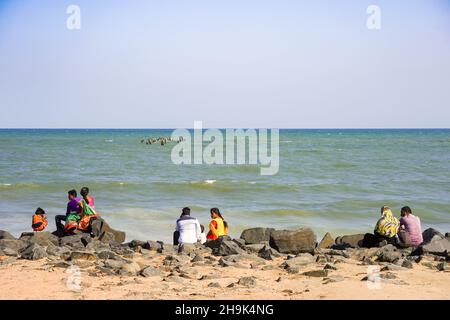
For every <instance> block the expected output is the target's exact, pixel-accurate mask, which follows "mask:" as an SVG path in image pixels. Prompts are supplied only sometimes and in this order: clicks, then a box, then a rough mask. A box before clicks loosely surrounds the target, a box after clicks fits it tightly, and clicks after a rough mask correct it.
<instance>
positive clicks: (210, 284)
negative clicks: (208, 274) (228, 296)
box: [208, 282, 221, 288]
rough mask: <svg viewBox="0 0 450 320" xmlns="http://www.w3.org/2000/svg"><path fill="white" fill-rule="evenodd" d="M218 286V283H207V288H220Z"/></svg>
mask: <svg viewBox="0 0 450 320" xmlns="http://www.w3.org/2000/svg"><path fill="white" fill-rule="evenodd" d="M220 287H221V286H220V284H219V283H218V282H210V283H208V288H220Z"/></svg>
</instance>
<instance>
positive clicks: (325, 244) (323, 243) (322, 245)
mask: <svg viewBox="0 0 450 320" xmlns="http://www.w3.org/2000/svg"><path fill="white" fill-rule="evenodd" d="M334 244H335V241H334V239H333V237H332V236H331V234H330V233H329V232H327V233H325V235H324V236H323V238H322V240H320V242H319V244H318V245H317V248H319V249H328V248H331V247H332V246H333V245H334Z"/></svg>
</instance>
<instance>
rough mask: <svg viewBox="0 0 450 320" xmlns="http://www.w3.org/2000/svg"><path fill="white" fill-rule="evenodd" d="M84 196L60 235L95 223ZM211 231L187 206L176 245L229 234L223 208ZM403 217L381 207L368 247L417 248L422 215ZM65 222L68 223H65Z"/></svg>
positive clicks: (42, 222) (215, 212)
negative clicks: (398, 217)
mask: <svg viewBox="0 0 450 320" xmlns="http://www.w3.org/2000/svg"><path fill="white" fill-rule="evenodd" d="M80 194H81V198H79V197H77V192H76V190H70V191H69V192H68V199H69V202H68V203H67V210H66V214H65V215H57V216H56V217H55V222H56V227H57V234H58V235H59V236H63V235H71V234H74V233H75V232H76V230H80V231H82V232H90V228H91V224H92V222H93V221H95V220H96V219H98V218H99V215H98V214H97V212H96V211H95V204H94V197H92V196H90V195H89V188H88V187H83V188H81V190H80ZM210 214H211V221H210V223H209V231H208V233H207V234H205V227H204V226H203V225H201V224H200V223H199V221H198V219H197V218H195V217H193V216H191V209H190V208H188V207H185V208H183V209H182V211H181V216H180V218H179V219H178V220H177V221H176V228H175V232H174V234H173V243H174V245H179V244H194V243H197V242H200V243H202V244H203V243H205V242H206V241H208V240H216V239H218V238H219V237H222V236H226V235H228V223H227V222H226V221H225V219H224V218H223V216H222V214H221V213H220V210H219V208H211V209H210ZM400 215H401V218H400V219H397V218H396V217H395V216H394V214H393V213H392V211H391V209H390V208H389V207H388V206H383V207H381V217H380V219H379V220H378V221H377V223H376V225H375V230H374V234H369V233H367V234H366V235H365V236H364V239H363V246H364V247H377V246H383V245H386V244H393V245H395V246H400V247H415V246H419V245H420V244H422V242H423V237H422V227H421V222H420V218H419V217H417V216H415V215H413V214H412V211H411V208H410V207H408V206H405V207H403V208H401V210H400ZM63 221H64V222H65V223H64V224H63V223H62V222H63ZM47 225H48V221H47V216H46V214H45V211H44V210H43V209H42V208H37V210H36V212H35V214H34V216H33V221H32V228H33V231H43V230H44V229H45V228H46V227H47Z"/></svg>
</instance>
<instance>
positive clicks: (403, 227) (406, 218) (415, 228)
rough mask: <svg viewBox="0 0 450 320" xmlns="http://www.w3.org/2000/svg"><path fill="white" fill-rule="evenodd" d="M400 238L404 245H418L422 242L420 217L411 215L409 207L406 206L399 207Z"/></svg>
mask: <svg viewBox="0 0 450 320" xmlns="http://www.w3.org/2000/svg"><path fill="white" fill-rule="evenodd" d="M401 216H402V217H401V218H400V232H399V236H400V240H401V242H402V243H403V244H404V245H406V246H414V247H415V246H419V245H420V244H421V243H422V242H423V237H422V227H421V224H420V218H419V217H417V216H415V215H413V214H412V212H411V208H410V207H408V206H406V207H403V208H402V209H401Z"/></svg>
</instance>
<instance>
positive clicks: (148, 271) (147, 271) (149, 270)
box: [141, 266, 163, 278]
mask: <svg viewBox="0 0 450 320" xmlns="http://www.w3.org/2000/svg"><path fill="white" fill-rule="evenodd" d="M162 274H163V273H162V272H161V271H160V270H158V269H157V268H154V267H151V266H148V267H145V268H144V269H142V271H141V276H143V277H144V278H149V277H158V276H161V275H162Z"/></svg>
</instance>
